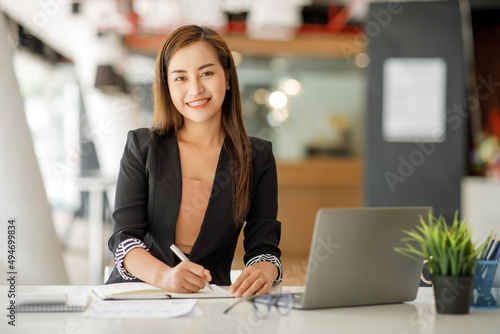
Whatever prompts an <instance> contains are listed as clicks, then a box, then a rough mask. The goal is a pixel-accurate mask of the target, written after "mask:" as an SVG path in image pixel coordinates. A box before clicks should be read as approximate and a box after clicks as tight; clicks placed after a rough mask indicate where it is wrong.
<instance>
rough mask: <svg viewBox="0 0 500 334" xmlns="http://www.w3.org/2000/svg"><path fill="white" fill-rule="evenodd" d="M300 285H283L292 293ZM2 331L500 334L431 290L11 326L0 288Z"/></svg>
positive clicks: (211, 305)
mask: <svg viewBox="0 0 500 334" xmlns="http://www.w3.org/2000/svg"><path fill="white" fill-rule="evenodd" d="M91 288H92V287H91V286H37V287H35V286H18V287H17V293H18V294H19V293H31V292H47V293H48V292H50V293H58V292H59V293H61V292H66V293H70V294H78V293H82V292H85V291H90V290H91ZM296 288H297V287H283V291H293V290H296ZM0 296H1V299H0V306H1V308H2V309H3V310H4V311H3V314H2V316H1V317H0V318H1V319H2V320H1V323H0V332H1V333H13V334H14V333H23V334H25V333H26V334H28V333H29V334H33V333H37V334H86V333H89V334H101V333H106V334H111V333H131V334H132V333H133V334H143V333H144V334H145V333H147V334H153V333H183V334H185V333H217V334H223V333H241V334H250V333H259V334H260V333H273V334H279V333H284V334H290V333H300V334H303V333H310V334H313V333H323V332H325V333H384V334H387V333H395V334H407V333H436V334H446V333H481V334H485V333H499V331H500V310H499V309H496V310H488V311H485V310H481V311H480V310H471V312H470V314H468V315H441V314H436V312H435V310H434V303H433V292H432V289H431V288H420V289H419V292H418V296H417V299H416V300H415V301H413V302H409V303H403V304H392V305H378V306H364V307H350V308H334V309H321V310H307V311H301V310H292V312H291V313H290V314H289V315H288V316H281V315H280V314H278V312H277V311H276V310H272V312H271V314H270V315H269V317H268V318H267V319H257V318H255V317H254V315H253V313H252V312H251V307H250V304H249V303H242V304H241V305H238V306H237V307H235V308H234V309H233V310H231V312H230V313H229V314H223V311H224V310H225V309H226V308H227V307H228V306H229V305H231V304H232V303H234V300H233V299H205V300H202V299H200V300H198V302H197V307H199V309H200V310H201V311H202V315H197V316H184V317H180V318H172V319H88V318H84V317H83V316H82V314H81V313H17V314H16V327H15V328H13V327H12V326H9V325H7V320H8V319H7V318H6V312H7V311H6V303H7V302H8V299H7V287H6V286H0Z"/></svg>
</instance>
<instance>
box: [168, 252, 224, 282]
mask: <svg viewBox="0 0 500 334" xmlns="http://www.w3.org/2000/svg"><path fill="white" fill-rule="evenodd" d="M170 249H171V250H172V252H174V253H175V255H177V257H178V258H179V259H181V261H187V262H189V259H188V258H187V257H186V255H184V253H183V252H181V250H180V249H179V248H177V246H176V245H174V244H172V246H170ZM203 280H204V281H205V279H203ZM205 286H206V287H207V288H209V289H210V291H214V289H212V287H211V286H210V284H209V283H208V282H207V281H205Z"/></svg>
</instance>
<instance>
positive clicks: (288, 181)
mask: <svg viewBox="0 0 500 334" xmlns="http://www.w3.org/2000/svg"><path fill="white" fill-rule="evenodd" d="M0 11H1V15H3V17H2V20H1V21H0V23H1V24H2V25H3V26H4V28H3V30H0V31H4V32H5V34H4V35H5V36H2V38H3V40H2V42H0V43H3V44H0V49H2V48H3V49H4V50H3V51H2V52H3V53H2V54H3V55H5V57H3V58H0V59H1V60H2V61H3V63H1V64H0V69H1V72H0V73H7V72H8V71H10V68H13V70H14V74H15V76H12V77H9V76H3V75H2V78H0V80H2V81H3V83H2V84H3V85H2V86H1V87H10V88H9V89H11V90H12V92H11V91H10V90H9V92H5V93H4V94H3V95H0V98H1V99H2V101H0V105H1V107H0V108H2V111H1V115H2V123H4V125H3V127H4V128H6V129H7V128H9V129H10V130H12V131H13V133H14V134H12V135H9V136H7V135H6V134H4V135H3V137H0V141H1V142H2V146H1V147H2V150H3V151H2V152H1V153H2V156H3V157H4V158H5V160H4V162H3V164H2V167H0V171H1V174H3V176H2V178H1V180H2V183H4V184H2V185H1V186H2V192H4V196H2V197H1V198H2V201H3V202H4V203H0V204H1V205H2V206H1V208H2V212H0V218H1V219H2V220H3V221H5V220H6V219H8V218H12V217H15V218H18V220H19V221H18V225H19V228H18V230H19V231H20V232H19V233H20V234H21V236H22V238H20V241H19V246H18V247H19V252H20V256H21V259H20V261H22V263H28V262H29V261H31V262H40V261H41V263H42V264H43V263H47V268H49V269H48V270H52V269H50V268H51V266H53V267H54V268H56V269H57V270H63V271H65V272H66V275H67V278H62V279H61V281H60V282H58V284H59V283H61V282H63V283H64V281H66V283H69V284H99V283H101V282H102V277H103V275H104V271H105V268H106V267H109V266H112V265H113V258H112V254H111V252H109V251H108V249H107V244H106V242H107V239H108V238H109V236H110V234H111V230H112V220H111V212H112V210H113V201H114V186H115V181H116V176H117V172H118V168H119V159H120V157H121V154H122V151H123V146H124V143H125V138H126V133H127V131H128V130H131V129H135V128H138V127H147V126H149V125H150V121H151V118H152V112H153V111H152V105H151V95H150V94H151V92H150V88H151V84H152V82H153V77H154V64H155V57H156V54H157V52H158V49H159V48H160V46H161V45H162V43H163V41H164V39H165V37H166V36H167V35H168V33H169V32H171V31H172V30H173V29H175V28H176V27H178V26H181V25H184V24H190V23H195V24H201V25H209V26H212V27H214V28H216V29H218V30H219V31H221V32H222V33H223V34H224V36H225V37H226V40H227V42H228V44H229V46H230V47H231V49H232V50H233V56H234V59H235V61H236V63H237V70H238V75H239V80H240V90H241V92H242V97H243V112H244V116H245V122H246V126H247V129H248V132H249V134H250V135H252V136H257V137H260V138H264V139H267V140H270V141H271V142H272V143H273V150H274V154H275V156H276V158H277V165H278V183H279V217H278V219H279V220H280V221H282V222H283V225H282V242H281V246H282V250H283V259H282V260H283V265H284V270H285V281H284V284H286V285H301V284H303V283H304V277H305V272H306V264H307V257H308V252H309V246H310V240H311V236H312V228H313V225H314V219H315V213H316V211H317V210H318V209H319V208H321V207H360V206H390V205H397V206H402V205H432V206H434V207H435V209H436V211H437V213H439V214H443V215H445V216H446V217H447V218H448V217H449V215H450V210H459V209H462V214H463V213H464V212H466V213H467V214H468V216H469V218H470V219H471V223H474V224H475V225H477V230H478V231H480V233H483V232H484V231H488V232H489V229H491V228H492V224H493V227H495V226H496V227H497V231H498V230H500V213H499V212H498V208H497V205H496V204H495V201H497V199H498V193H499V192H500V186H499V183H498V178H500V177H499V175H498V173H499V170H500V167H499V165H500V153H499V152H500V145H499V143H498V138H499V137H500V124H499V123H500V112H499V110H500V93H499V92H498V91H497V90H498V86H500V73H499V72H500V70H499V69H500V67H499V64H500V63H499V61H498V60H497V59H496V58H495V54H497V52H496V51H497V50H496V49H498V45H500V44H499V43H498V41H499V38H500V35H499V34H500V15H499V14H500V4H499V3H498V2H497V1H495V0H470V1H462V0H460V1H458V0H449V1H402V2H391V1H389V2H383V1H369V0H351V1H349V0H85V1H83V0H17V1H10V0H0ZM443 13H444V14H443ZM388 58H391V59H396V60H397V59H402V58H405V59H407V58H411V59H417V58H421V59H422V58H423V59H428V58H432V59H436V58H439V59H444V62H445V63H446V64H447V67H445V69H447V70H448V72H445V74H444V78H445V80H444V82H445V84H444V91H443V92H441V91H438V92H437V97H436V98H435V99H436V100H439V101H440V100H444V102H443V103H444V104H445V105H444V106H443V107H442V110H441V111H439V112H440V113H441V114H440V115H441V118H439V117H438V118H439V119H438V121H437V124H438V127H439V128H440V129H441V130H443V129H444V130H443V131H444V132H443V133H442V134H443V136H438V137H436V138H431V140H428V139H429V138H427V139H425V138H424V139H422V138H419V137H418V136H417V137H415V138H413V137H411V136H410V138H403V139H397V138H396V139H394V138H392V137H391V138H387V137H384V133H382V130H381V129H382V123H381V122H382V120H381V118H382V114H383V112H384V111H383V108H385V107H383V102H382V100H383V97H384V96H385V97H386V95H384V94H387V92H386V91H383V89H382V88H383V87H385V86H383V80H382V78H383V77H384V73H385V72H383V71H384V68H385V67H384V66H385V65H384V62H385V61H386V60H387V59H388ZM400 65H401V64H400ZM403 65H405V63H403ZM424 65H425V66H427V65H428V64H423V65H422V66H424ZM406 66H408V64H406ZM425 68H427V69H428V67H425ZM9 73H10V72H9ZM396 74H397V73H396ZM403 74H404V73H403ZM385 78H386V83H387V82H389V77H385ZM427 79H428V80H429V85H431V84H433V83H434V82H433V81H432V80H434V79H435V77H434V76H431V75H429V77H427ZM427 79H426V78H425V77H424V79H423V80H424V81H423V82H422V81H420V83H419V84H420V88H422V89H423V88H424V87H421V86H426V82H425V80H427ZM438 79H439V78H438ZM6 80H8V82H5V81H6ZM431 81H432V82H431ZM16 86H17V87H18V90H16V89H15V87H16ZM12 87H14V88H12ZM433 87H434V86H433ZM439 87H441V86H437V88H439ZM384 89H385V88H384ZM16 92H19V93H20V97H21V98H22V103H19V101H20V100H19V101H17V100H16V97H15V95H16V94H18V93H16ZM13 95H14V96H13ZM429 99H430V98H429ZM13 100H15V101H14V102H12V101H13ZM423 100H426V98H425V97H424V98H423ZM16 101H17V102H16ZM421 101H422V100H420V102H421ZM396 102H397V101H396ZM431 102H435V101H431ZM476 102H477V103H476ZM436 103H437V102H436ZM457 105H458V106H459V107H460V110H459V111H460V113H459V114H458V116H459V117H460V118H459V120H460V121H461V122H460V126H457V127H456V129H455V125H456V124H457V123H456V122H454V121H453V120H454V118H453V116H457V115H454V114H453V113H454V112H457V110H456V109H457V108H454V106H457ZM431 107H432V106H431ZM20 113H22V115H23V116H22V117H21V116H20V115H21V114H20ZM7 114H8V117H7V116H6V115H7ZM422 114H424V115H426V116H425V117H429V118H434V117H433V116H432V115H430V116H429V115H428V111H422ZM24 115H25V116H24ZM6 120H9V121H12V122H14V123H12V124H5V123H6ZM424 120H425V118H424ZM420 121H421V119H420ZM21 123H26V124H27V126H28V128H29V133H28V137H29V135H30V136H31V138H30V139H31V141H30V142H32V147H33V148H31V151H30V150H28V151H26V150H25V149H24V148H26V147H27V146H26V145H27V144H26V143H25V142H23V143H24V144H22V145H21V144H18V142H17V141H18V139H17V138H14V137H15V136H16V134H15V133H16V131H15V130H16V129H17V128H18V127H25V126H26V125H22V124H21ZM431 130H433V129H431ZM424 132H425V131H424ZM21 133H22V132H19V134H18V136H21ZM22 136H24V137H25V138H28V137H27V136H26V135H24V134H23V135H22ZM403 137H404V136H403ZM418 143H420V144H422V145H424V144H425V145H426V146H418V145H417V144H418ZM23 145H24V146H23ZM419 147H420V149H419ZM421 147H424V148H421ZM426 149H427V150H426ZM419 152H420V153H419ZM429 152H430V153H429ZM30 154H33V155H35V156H36V159H35V160H33V161H34V162H35V165H34V168H33V169H32V170H31V171H24V170H20V169H18V170H15V169H8V168H7V167H6V161H8V160H10V159H14V160H16V159H17V160H16V161H18V163H19V165H20V166H22V165H24V164H25V162H26V160H25V158H24V157H25V156H27V155H30ZM419 159H420V160H419ZM33 161H32V162H31V163H29V164H33ZM36 164H37V165H36ZM405 168H406V169H405ZM38 171H39V172H38ZM495 171H496V172H495ZM16 173H17V174H19V175H17V174H16ZM23 173H35V174H36V173H39V175H40V178H41V179H42V180H43V183H40V184H39V186H37V187H30V185H29V184H24V183H23V185H22V186H20V185H19V184H20V183H19V182H20V181H19V180H20V179H24V178H25V175H24V174H23ZM388 173H389V174H388ZM391 173H392V174H391ZM495 173H497V174H495ZM30 175H31V174H30ZM35 188H37V189H35ZM38 188H39V189H38ZM12 189H17V190H18V192H19V194H18V196H20V197H12V196H11V197H9V196H8V193H9V191H10V190H12ZM40 189H42V192H40ZM23 191H25V192H34V193H35V194H37V196H39V197H38V198H39V199H40V200H39V202H41V203H42V204H41V205H42V206H43V205H45V204H44V203H46V207H47V208H48V210H49V211H50V217H46V216H44V217H41V216H40V215H39V214H36V212H38V211H36V210H31V203H28V201H24V200H23V199H24V198H25V197H23V194H24V193H23ZM427 195H428V196H427ZM495 196H496V197H495ZM42 197H43V198H42ZM26 198H27V197H26ZM495 198H496V199H495ZM14 201H15V202H16V203H17V206H18V207H20V208H21V209H20V208H17V207H16V208H13V207H12V203H13V202H14ZM22 208H24V209H22ZM16 210H19V213H18V211H16ZM40 210H42V211H43V210H44V209H43V208H41V209H40ZM21 211H22V212H21ZM44 212H45V211H44ZM21 218H23V219H21ZM485 222H486V223H485ZM1 226H4V225H3V223H2V225H1ZM40 231H43V236H42V234H39V233H41V232H40ZM2 233H5V231H3V230H2V231H0V241H2V242H3V241H4V240H6V239H5V234H2ZM30 235H31V236H32V237H31V238H33V239H34V240H33V241H31V239H30V238H28V236H30ZM50 235H53V236H55V237H51V236H50ZM25 236H26V237H25ZM36 236H40V237H39V238H36ZM2 238H3V239H2ZM40 239H41V240H40ZM40 249H43V250H45V249H47V251H46V252H45V251H43V252H41V253H43V254H41V253H40V251H39V250H40ZM48 249H52V252H51V251H50V250H48ZM61 255H62V257H61ZM2 256H3V255H2ZM37 256H38V257H37ZM23 257H24V258H23ZM27 257H29V261H28V260H27V259H26V258H27ZM56 257H61V259H62V260H61V261H62V264H57V263H58V261H59V260H58V259H57V258H56ZM31 266H32V265H31V264H26V266H25V267H23V270H25V272H27V271H28V268H29V267H31ZM42 266H43V265H42ZM242 267H243V263H242V247H241V243H240V246H238V250H237V254H236V256H235V261H234V268H235V269H241V268H242ZM40 270H42V269H40ZM20 275H21V276H20V277H21V279H22V281H23V282H26V283H29V284H37V283H38V282H40V284H41V281H40V280H39V279H38V278H37V277H36V276H30V277H27V276H28V275H25V277H24V278H23V277H22V275H23V271H22V270H21V269H20ZM45 283H46V284H50V282H45Z"/></svg>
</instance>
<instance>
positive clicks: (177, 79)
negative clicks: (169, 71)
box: [175, 77, 186, 81]
mask: <svg viewBox="0 0 500 334" xmlns="http://www.w3.org/2000/svg"><path fill="white" fill-rule="evenodd" d="M184 80H186V78H185V77H177V78H175V81H184Z"/></svg>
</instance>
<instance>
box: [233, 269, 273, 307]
mask: <svg viewBox="0 0 500 334" xmlns="http://www.w3.org/2000/svg"><path fill="white" fill-rule="evenodd" d="M277 276H278V268H276V266H275V265H274V264H272V263H271V262H265V261H264V262H259V263H256V264H254V265H253V266H250V267H246V268H245V269H244V270H243V271H242V272H241V275H240V276H239V277H238V278H237V279H236V281H235V282H234V283H233V284H231V286H230V287H229V292H231V293H232V294H233V295H234V296H235V297H236V298H238V297H247V296H250V295H254V294H255V295H263V294H265V293H268V292H269V291H270V290H271V287H272V286H273V282H274V278H273V277H277Z"/></svg>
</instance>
